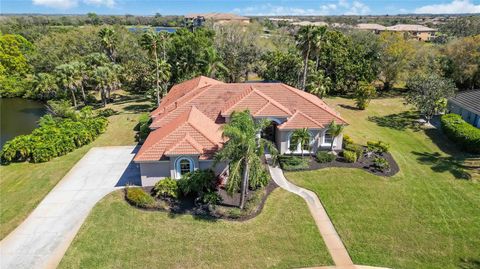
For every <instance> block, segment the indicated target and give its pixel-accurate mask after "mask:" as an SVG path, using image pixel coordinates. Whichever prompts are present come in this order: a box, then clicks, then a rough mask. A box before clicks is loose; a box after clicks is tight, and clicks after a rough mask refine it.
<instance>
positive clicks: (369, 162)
mask: <svg viewBox="0 0 480 269" xmlns="http://www.w3.org/2000/svg"><path fill="white" fill-rule="evenodd" d="M375 157H382V158H385V159H386V160H387V161H388V163H389V164H390V169H389V170H387V171H381V170H378V169H377V168H375V166H374V165H373V159H374V158H375ZM328 167H343V168H359V169H362V170H365V171H367V172H369V173H372V174H374V175H377V176H384V177H391V176H393V175H395V174H396V173H398V171H400V168H399V167H398V164H397V162H396V161H395V159H393V157H392V154H390V153H388V152H385V153H382V154H378V155H377V156H375V155H373V154H372V155H371V157H368V156H367V155H366V154H364V155H363V156H361V157H360V158H359V159H358V160H357V162H355V163H348V162H346V161H345V159H344V158H343V157H342V156H340V155H337V158H336V159H335V160H334V161H332V162H329V163H319V162H317V160H316V159H315V158H314V157H310V161H309V167H308V168H306V169H303V171H308V170H318V169H323V168H328Z"/></svg>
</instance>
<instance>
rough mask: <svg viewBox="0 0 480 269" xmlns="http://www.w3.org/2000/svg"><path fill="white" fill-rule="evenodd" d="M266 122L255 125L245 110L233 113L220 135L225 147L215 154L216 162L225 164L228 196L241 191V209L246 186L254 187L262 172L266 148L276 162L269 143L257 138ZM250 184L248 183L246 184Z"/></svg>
mask: <svg viewBox="0 0 480 269" xmlns="http://www.w3.org/2000/svg"><path fill="white" fill-rule="evenodd" d="M268 125H269V122H268V121H266V120H265V121H260V122H258V123H256V122H255V121H254V120H253V118H252V116H251V115H250V112H249V111H248V110H246V111H243V112H234V113H232V115H231V121H230V122H229V123H227V124H225V125H224V126H223V136H224V137H225V138H228V141H227V142H226V143H225V145H224V147H223V148H222V149H221V150H220V151H218V152H217V154H216V155H215V162H216V163H218V162H220V161H228V162H229V163H230V165H229V172H230V175H229V177H228V182H227V191H228V193H230V194H233V193H234V192H236V191H238V190H239V189H240V191H241V195H240V208H242V209H243V207H244V206H245V202H246V201H245V198H246V194H247V191H248V188H249V186H255V185H256V184H257V182H258V181H259V179H260V177H261V175H262V173H263V169H264V168H263V166H262V159H261V158H262V157H263V155H264V151H265V149H267V150H268V151H269V153H270V154H271V155H272V160H274V161H275V160H276V157H277V155H278V151H277V149H276V148H275V146H274V145H273V144H272V142H270V141H268V140H266V139H263V138H261V137H258V134H259V133H260V131H261V130H263V129H264V128H265V127H267V126H268ZM249 183H250V184H249Z"/></svg>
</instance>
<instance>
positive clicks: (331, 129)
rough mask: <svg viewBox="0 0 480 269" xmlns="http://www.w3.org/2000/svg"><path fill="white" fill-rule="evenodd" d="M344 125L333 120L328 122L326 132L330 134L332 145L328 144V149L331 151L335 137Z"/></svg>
mask: <svg viewBox="0 0 480 269" xmlns="http://www.w3.org/2000/svg"><path fill="white" fill-rule="evenodd" d="M343 128H344V126H343V125H341V124H336V123H335V121H334V120H332V122H330V124H329V125H328V127H327V132H328V133H329V134H330V135H331V136H332V145H331V146H330V151H333V145H334V144H335V139H336V138H337V137H338V136H339V135H340V134H341V133H342V132H343Z"/></svg>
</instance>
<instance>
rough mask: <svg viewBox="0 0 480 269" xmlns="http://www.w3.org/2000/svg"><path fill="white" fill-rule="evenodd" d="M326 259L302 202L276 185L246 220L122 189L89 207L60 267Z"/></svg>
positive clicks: (259, 264)
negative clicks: (134, 200) (138, 200)
mask: <svg viewBox="0 0 480 269" xmlns="http://www.w3.org/2000/svg"><path fill="white" fill-rule="evenodd" d="M332 263H333V262H332V260H331V258H330V256H329V254H328V252H327V250H326V247H325V245H324V243H323V241H322V239H321V236H320V234H319V232H318V230H317V227H316V226H315V224H314V221H313V219H312V218H311V216H310V213H309V211H308V209H307V205H306V204H305V202H304V201H303V200H302V199H301V198H300V197H298V196H295V195H293V194H291V193H288V192H286V191H284V190H281V189H276V190H274V191H273V192H272V194H271V195H270V197H269V198H268V199H267V203H266V205H265V207H264V209H263V211H262V212H261V214H260V215H259V216H257V217H255V218H254V219H251V220H249V221H246V222H235V221H225V220H216V221H214V220H204V219H198V218H195V217H193V216H191V215H170V214H168V213H165V212H152V211H143V210H139V209H137V208H134V207H132V206H130V205H129V204H127V203H126V202H125V200H124V198H123V193H122V192H121V191H118V192H115V193H112V194H111V195H109V196H107V197H106V198H104V199H103V200H102V201H101V202H100V203H99V204H97V205H96V207H95V208H94V209H93V211H92V212H91V214H90V215H89V217H88V218H87V220H86V222H85V223H84V225H83V226H82V228H81V229H80V232H79V233H78V234H77V236H76V238H75V239H74V241H73V243H72V245H71V246H70V248H69V249H68V251H67V253H66V255H65V256H64V258H63V260H62V262H61V263H60V266H59V268H299V267H307V266H314V265H330V264H332Z"/></svg>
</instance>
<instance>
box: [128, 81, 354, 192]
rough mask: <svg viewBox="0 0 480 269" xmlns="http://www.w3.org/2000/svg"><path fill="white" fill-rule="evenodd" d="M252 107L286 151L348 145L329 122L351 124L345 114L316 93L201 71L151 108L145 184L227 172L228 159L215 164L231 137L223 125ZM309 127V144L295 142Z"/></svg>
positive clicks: (143, 152)
mask: <svg viewBox="0 0 480 269" xmlns="http://www.w3.org/2000/svg"><path fill="white" fill-rule="evenodd" d="M247 109H248V110H249V111H250V113H251V115H252V117H253V118H254V119H255V120H261V119H268V120H270V121H271V123H270V126H269V127H267V128H266V129H265V130H264V131H263V132H262V133H260V134H258V135H259V136H262V137H264V138H266V139H269V140H270V141H272V142H273V143H274V144H275V145H276V147H277V148H278V151H279V152H280V154H309V153H312V154H313V153H315V152H316V151H318V150H321V149H325V150H329V149H330V148H331V147H332V148H333V149H334V150H339V149H341V148H342V136H341V135H340V136H339V137H336V138H335V137H332V136H331V135H330V134H329V133H328V125H329V124H330V123H331V122H332V121H335V123H337V124H343V125H345V124H346V122H345V120H343V119H342V118H341V117H340V115H339V114H337V113H336V112H335V111H334V110H333V109H332V108H330V107H329V106H328V105H327V104H325V102H323V101H322V100H321V99H319V98H318V97H316V96H315V95H312V94H309V93H307V92H304V91H301V90H298V89H295V88H293V87H290V86H288V85H285V84H283V83H223V82H221V81H217V80H214V79H211V78H207V77H197V78H194V79H191V80H188V81H184V82H182V83H180V84H177V85H174V86H173V87H172V88H171V89H170V91H169V92H168V94H167V95H166V96H165V97H164V98H163V100H162V102H161V103H160V106H159V107H158V108H157V109H155V110H154V111H152V112H151V113H150V116H151V118H152V123H151V125H150V129H152V131H151V133H150V134H149V135H148V137H147V139H146V140H145V142H144V144H143V145H142V147H141V148H140V150H139V151H138V153H137V154H136V156H135V158H134V161H135V163H137V164H139V166H140V174H141V180H142V185H143V186H149V185H153V184H155V183H156V182H157V181H159V180H161V179H163V178H166V177H171V178H174V179H179V178H181V177H182V175H183V174H185V173H189V172H192V171H195V170H197V169H202V170H203V169H209V168H214V169H215V173H216V175H218V176H219V177H226V175H227V173H228V163H220V164H218V165H216V166H213V163H214V160H213V157H214V155H215V152H217V151H218V150H219V149H221V148H222V146H223V144H224V143H225V142H226V140H225V138H224V137H223V136H222V126H223V125H224V124H225V123H227V122H228V121H229V120H230V117H231V114H232V113H233V112H234V111H244V110H247ZM300 128H307V129H308V131H309V134H310V145H309V147H308V149H306V148H301V147H300V145H299V144H298V145H295V146H293V147H292V146H291V145H290V144H291V140H292V139H291V137H292V133H293V132H294V131H295V130H296V129H300Z"/></svg>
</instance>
